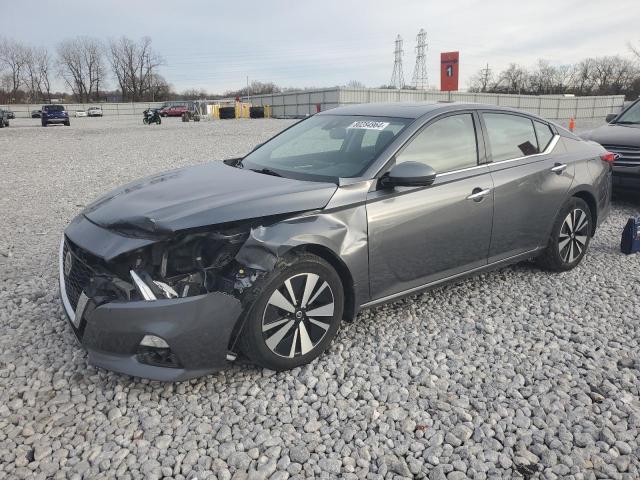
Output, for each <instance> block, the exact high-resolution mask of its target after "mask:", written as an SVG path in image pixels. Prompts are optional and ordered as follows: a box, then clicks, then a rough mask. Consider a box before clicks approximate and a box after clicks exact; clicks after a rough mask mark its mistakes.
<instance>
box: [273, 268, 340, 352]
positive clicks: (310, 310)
mask: <svg viewBox="0 0 640 480" xmlns="http://www.w3.org/2000/svg"><path fill="white" fill-rule="evenodd" d="M334 311H335V299H334V295H333V291H332V290H331V287H330V285H329V283H328V282H327V281H326V280H324V279H323V278H321V277H320V276H319V275H317V274H315V273H301V274H297V275H293V276H291V277H289V278H288V279H286V280H285V281H284V282H283V283H282V284H281V285H280V286H279V287H278V288H276V289H275V290H274V291H273V293H272V294H271V296H270V297H269V301H268V302H267V305H266V307H265V309H264V313H263V315H262V337H263V340H264V342H265V344H266V345H267V347H268V348H269V349H270V350H271V351H272V352H273V353H275V354H276V355H279V356H281V357H286V358H294V357H298V356H301V355H306V354H308V353H309V352H311V351H312V350H313V349H314V348H315V347H316V346H317V345H318V344H319V343H320V342H321V341H322V339H323V338H324V337H325V335H326V333H327V331H328V330H329V328H330V327H331V323H332V322H333V317H334Z"/></svg>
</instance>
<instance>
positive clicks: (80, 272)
mask: <svg viewBox="0 0 640 480" xmlns="http://www.w3.org/2000/svg"><path fill="white" fill-rule="evenodd" d="M68 254H70V258H71V269H70V270H69V271H68V263H67V262H68V260H67V259H68V258H69V257H68V256H67V255H68ZM89 259H90V255H89V254H88V253H86V252H85V251H84V250H82V249H81V248H79V247H77V246H75V245H73V244H72V243H71V242H69V240H66V239H65V242H64V247H63V250H62V262H63V264H62V268H63V273H64V288H65V290H66V292H67V298H68V299H69V303H70V304H71V307H72V308H73V309H74V310H75V309H76V307H77V306H78V299H79V298H80V294H81V293H82V291H83V290H85V289H86V288H87V287H88V285H89V282H90V280H91V277H93V275H94V271H93V270H92V269H91V267H89V265H88V263H89ZM67 271H68V274H67Z"/></svg>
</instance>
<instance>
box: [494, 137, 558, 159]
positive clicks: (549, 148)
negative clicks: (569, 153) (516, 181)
mask: <svg viewBox="0 0 640 480" xmlns="http://www.w3.org/2000/svg"><path fill="white" fill-rule="evenodd" d="M558 141H560V135H554V137H553V138H552V139H551V141H550V142H549V145H548V146H547V148H545V150H544V152H541V153H535V154H533V155H527V156H526V157H517V158H510V159H509V160H500V161H499V162H489V163H488V164H487V165H502V164H503V163H509V162H517V161H518V160H524V159H527V158H535V157H540V156H542V155H548V154H550V153H551V152H553V149H554V148H556V145H557V144H558Z"/></svg>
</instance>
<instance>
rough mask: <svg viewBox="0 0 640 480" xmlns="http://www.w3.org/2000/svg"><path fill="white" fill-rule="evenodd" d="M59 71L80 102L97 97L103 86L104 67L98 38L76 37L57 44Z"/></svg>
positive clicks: (101, 48)
mask: <svg viewBox="0 0 640 480" xmlns="http://www.w3.org/2000/svg"><path fill="white" fill-rule="evenodd" d="M57 52H58V66H59V72H60V75H61V76H62V78H63V79H64V81H65V82H66V84H67V85H68V86H69V88H70V89H71V91H72V92H73V94H74V96H75V97H76V98H77V99H78V101H80V102H89V101H91V100H92V99H98V98H99V95H100V86H101V85H102V86H103V88H104V78H105V67H104V57H103V47H102V43H101V42H100V40H97V39H95V38H90V37H76V38H73V39H68V40H64V41H63V42H61V43H60V44H58V48H57Z"/></svg>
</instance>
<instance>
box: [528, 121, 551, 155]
mask: <svg viewBox="0 0 640 480" xmlns="http://www.w3.org/2000/svg"><path fill="white" fill-rule="evenodd" d="M533 125H534V127H535V129H536V135H537V137H538V146H539V148H540V151H541V152H544V151H545V150H546V149H547V147H548V146H549V144H550V143H551V140H552V139H553V132H552V131H551V128H550V127H549V125H547V124H545V123H542V122H538V121H534V122H533Z"/></svg>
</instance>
